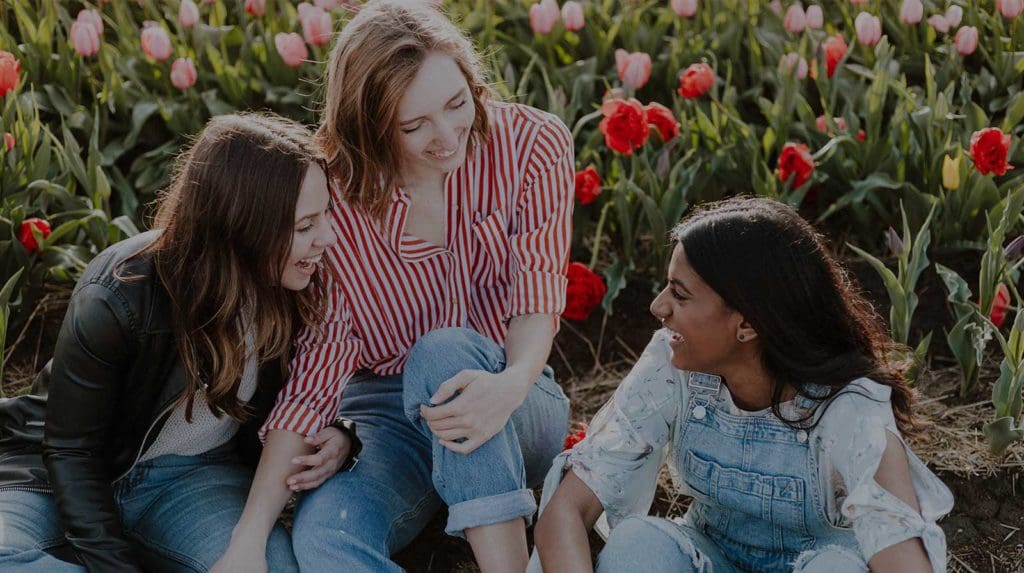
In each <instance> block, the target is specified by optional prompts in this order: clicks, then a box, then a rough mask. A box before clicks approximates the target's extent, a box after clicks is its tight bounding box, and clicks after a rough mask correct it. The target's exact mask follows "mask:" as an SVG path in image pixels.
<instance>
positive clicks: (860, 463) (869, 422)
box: [819, 379, 953, 573]
mask: <svg viewBox="0 0 1024 573" xmlns="http://www.w3.org/2000/svg"><path fill="white" fill-rule="evenodd" d="M890 392H891V390H890V389H889V387H887V386H883V385H881V384H878V383H876V382H873V381H871V380H866V379H862V380H858V381H856V382H854V383H853V384H852V385H851V388H850V390H848V391H847V392H846V393H844V394H843V395H841V396H839V397H838V398H836V399H835V401H834V402H833V404H832V405H831V406H830V407H829V408H828V410H826V412H825V415H824V416H823V418H822V421H821V426H820V428H819V436H820V437H821V440H820V442H819V447H820V448H821V457H820V459H821V460H822V463H823V467H825V468H826V470H828V471H829V473H830V474H831V476H830V477H829V479H830V481H831V486H832V490H833V499H834V500H835V502H836V505H837V506H838V509H839V514H840V515H839V523H837V525H840V526H847V527H852V528H853V531H854V534H855V535H856V537H857V542H858V543H859V545H860V549H861V552H862V554H863V557H864V560H865V562H867V561H869V560H870V559H871V558H872V557H873V556H874V555H875V553H878V552H879V551H881V550H882V549H885V548H886V547H890V546H892V545H895V544H897V543H900V542H902V541H906V540H907V539H912V538H914V537H920V538H921V540H922V542H923V544H924V548H925V551H926V552H927V554H928V558H929V560H930V561H931V564H932V570H933V571H935V572H936V573H940V572H943V571H945V570H946V538H945V535H944V534H943V532H942V529H941V528H940V527H939V526H938V524H937V523H936V521H937V520H938V519H939V518H940V517H942V516H943V515H946V514H947V513H949V512H950V511H951V510H952V509H953V494H952V493H951V492H950V491H949V488H947V487H946V485H945V484H944V483H942V481H941V480H939V478H938V477H937V476H936V475H935V474H933V473H932V472H931V471H930V470H929V469H928V468H927V466H925V464H924V463H923V462H922V461H921V460H920V458H918V457H917V456H916V455H915V454H914V452H913V451H912V450H911V449H910V447H908V446H907V444H906V442H904V441H903V437H902V436H901V435H900V433H899V430H898V429H897V428H896V421H895V418H894V417H893V414H892V406H891V404H890V401H889V397H890ZM887 432H888V433H891V434H892V435H894V436H895V437H896V438H898V439H899V441H900V443H901V444H902V445H903V448H904V451H905V452H906V455H907V461H908V463H909V466H910V477H911V481H912V482H913V485H914V491H915V492H916V494H917V501H918V504H919V505H920V507H921V512H920V513H918V512H917V511H915V510H914V509H913V508H912V507H910V506H909V505H908V504H907V503H906V502H904V501H903V500H901V499H900V498H898V497H896V496H895V495H893V494H892V493H890V492H889V491H888V490H886V489H885V488H883V487H882V486H881V485H880V484H879V483H878V482H877V481H875V474H876V473H877V472H878V467H879V464H880V463H881V461H882V455H883V454H884V453H885V447H886V441H887V435H886V433H887ZM830 509H833V510H834V509H835V508H830ZM833 513H834V511H833Z"/></svg>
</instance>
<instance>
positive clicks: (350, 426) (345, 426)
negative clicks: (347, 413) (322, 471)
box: [331, 416, 363, 472]
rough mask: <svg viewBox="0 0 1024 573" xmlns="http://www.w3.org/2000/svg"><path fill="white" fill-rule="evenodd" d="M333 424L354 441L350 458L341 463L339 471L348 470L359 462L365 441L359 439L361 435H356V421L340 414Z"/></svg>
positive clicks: (349, 453) (350, 450) (350, 449)
mask: <svg viewBox="0 0 1024 573" xmlns="http://www.w3.org/2000/svg"><path fill="white" fill-rule="evenodd" d="M331 426H333V427H335V428H338V430H340V431H341V433H343V434H345V435H346V436H348V439H349V441H351V442H352V445H351V447H350V448H349V452H348V459H347V460H345V463H343V464H341V468H340V469H339V470H338V471H339V472H347V471H349V470H350V469H352V468H354V467H356V464H357V463H358V462H359V453H360V452H362V451H363V442H362V441H360V440H359V436H357V435H356V423H355V421H353V420H349V419H348V418H345V417H343V416H338V417H337V418H335V419H334V421H333V422H331Z"/></svg>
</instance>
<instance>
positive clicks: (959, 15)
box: [946, 4, 964, 30]
mask: <svg viewBox="0 0 1024 573" xmlns="http://www.w3.org/2000/svg"><path fill="white" fill-rule="evenodd" d="M963 18H964V9H963V8H961V7H959V6H957V5H956V4H953V5H952V6H950V7H949V8H947V9H946V21H947V22H949V29H950V30H952V29H954V28H956V27H957V26H959V25H960V20H963Z"/></svg>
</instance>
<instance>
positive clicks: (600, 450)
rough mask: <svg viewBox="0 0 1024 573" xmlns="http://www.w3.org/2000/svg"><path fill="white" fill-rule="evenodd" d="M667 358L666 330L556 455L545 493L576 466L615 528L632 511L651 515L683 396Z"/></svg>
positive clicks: (679, 376)
mask: <svg viewBox="0 0 1024 573" xmlns="http://www.w3.org/2000/svg"><path fill="white" fill-rule="evenodd" d="M669 358H670V349H669V348H668V344H667V339H666V336H665V334H664V332H663V331H662V332H659V333H657V334H655V336H654V339H653V340H652V341H651V342H650V344H649V345H648V346H647V349H646V350H644V353H643V355H642V356H641V357H640V360H638V361H637V363H636V364H635V365H634V366H633V369H632V370H630V372H629V374H628V375H627V376H626V378H625V379H624V380H623V381H622V383H621V384H620V385H619V387H618V389H616V391H615V394H614V396H613V397H612V399H611V400H610V401H608V403H607V404H605V405H604V406H603V407H602V408H601V410H600V411H599V412H598V413H597V414H596V415H595V416H594V420H593V422H592V423H591V425H590V428H589V430H588V432H587V437H586V438H585V439H584V440H583V441H581V442H580V443H578V444H576V446H575V447H574V448H573V449H572V450H570V451H568V452H565V453H563V454H562V455H561V456H559V457H558V458H556V459H555V462H554V464H553V466H552V469H551V473H549V475H548V479H547V480H545V484H544V496H545V498H550V496H551V495H553V494H554V489H555V488H556V487H557V484H558V483H559V482H560V481H561V478H562V475H563V474H564V472H565V471H566V470H572V472H573V473H574V474H576V476H577V477H578V478H579V479H580V480H581V481H582V482H583V483H585V484H586V485H587V487H588V488H590V489H591V491H593V492H594V495H596V496H597V498H598V499H599V500H600V501H601V505H602V506H603V508H604V510H605V512H607V514H608V524H609V525H610V526H611V527H613V528H614V527H615V525H616V524H617V523H618V522H619V521H621V520H622V519H623V518H625V517H627V516H629V515H646V514H647V512H648V510H649V509H650V506H651V502H652V501H653V500H654V493H655V490H656V487H657V479H658V471H659V470H660V468H661V464H662V462H663V461H664V458H665V455H666V453H667V451H668V446H669V443H670V442H671V436H672V433H673V428H674V426H675V422H676V416H677V412H678V409H679V408H678V405H679V400H681V399H682V398H683V397H682V395H681V392H682V391H683V387H684V386H683V384H684V383H683V382H682V373H681V372H680V371H679V370H676V369H675V368H674V367H672V365H671V363H670V362H669ZM546 501H547V499H544V500H542V508H543V505H546Z"/></svg>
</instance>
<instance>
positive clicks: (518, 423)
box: [292, 328, 569, 573]
mask: <svg viewBox="0 0 1024 573" xmlns="http://www.w3.org/2000/svg"><path fill="white" fill-rule="evenodd" d="M504 368H505V352H504V350H502V349H501V347H499V346H498V345H497V344H495V343H494V342H493V341H491V340H490V339H488V338H485V337H484V336H482V335H480V334H478V333H477V332H475V331H473V330H469V329H465V328H446V329H439V330H435V331H433V332H430V333H428V334H426V335H424V336H422V337H420V339H419V340H418V341H417V342H416V344H415V345H414V346H413V348H412V349H411V350H410V351H409V356H408V361H407V363H406V366H405V371H404V373H403V374H401V375H396V376H388V377H378V376H373V375H364V376H357V377H355V378H353V380H352V381H351V382H350V383H349V385H348V387H347V388H346V390H345V394H344V396H343V398H342V401H341V408H340V409H341V413H342V414H343V415H344V416H346V417H348V418H351V419H353V420H355V421H356V424H357V426H358V431H359V437H360V439H361V440H362V441H363V445H364V447H363V454H362V455H361V456H360V459H359V463H358V464H356V466H355V467H354V468H353V469H352V471H349V472H345V473H340V474H337V475H335V476H334V477H333V478H331V479H330V480H328V481H327V482H326V483H324V484H323V485H321V486H320V487H319V488H318V489H316V490H314V491H312V492H309V493H308V494H305V495H304V496H303V497H302V498H301V499H300V500H299V503H298V505H297V507H296V511H295V525H294V528H293V529H292V537H293V540H294V544H295V555H296V557H297V559H298V561H299V566H300V568H301V569H302V570H303V571H311V572H319V571H328V570H337V571H341V570H344V571H351V572H374V573H376V572H381V571H401V569H400V568H399V567H398V566H397V565H396V564H395V563H394V562H392V561H391V560H390V555H391V554H392V553H395V552H397V551H399V550H400V549H402V548H403V547H405V546H406V545H407V544H408V543H409V542H410V541H412V539H413V538H414V537H415V536H416V535H417V534H418V533H419V532H420V531H421V530H422V529H423V528H424V527H425V526H426V524H427V523H428V522H429V521H430V519H431V517H433V515H434V514H435V513H436V511H437V510H438V509H439V508H440V507H441V504H442V503H445V504H447V505H448V524H447V526H446V527H445V531H446V532H447V533H449V534H452V535H459V534H461V533H462V531H463V530H465V529H467V528H471V527H477V526H482V525H491V524H495V523H502V522H505V521H509V520H512V519H516V518H527V519H528V518H530V517H531V516H532V515H533V513H534V511H536V508H537V506H536V501H535V499H534V496H533V492H532V491H531V490H530V489H529V488H530V487H531V486H533V485H537V484H539V483H540V482H541V481H542V480H543V478H544V475H545V473H547V470H548V468H549V467H550V465H551V460H552V459H553V458H554V456H555V455H557V454H558V453H559V452H560V451H561V449H562V445H563V442H564V439H565V434H566V431H567V429H568V420H569V401H568V399H566V397H565V394H564V393H562V390H561V388H559V386H558V385H557V384H555V382H554V380H553V379H552V375H551V370H550V369H549V368H545V370H544V373H543V374H542V375H541V376H540V378H538V379H537V381H536V383H535V384H534V385H533V386H532V387H531V389H530V391H529V393H528V394H527V396H526V400H524V402H523V404H522V405H521V406H520V407H519V408H518V409H517V410H516V411H515V412H514V413H513V414H512V418H511V419H510V420H509V422H508V423H507V424H505V427H504V428H503V429H502V430H501V431H499V432H498V434H496V435H495V436H494V437H493V438H491V439H490V440H489V441H487V442H486V443H484V444H483V445H482V446H480V447H479V448H477V449H476V450H475V451H473V452H472V453H470V454H468V455H464V454H458V453H455V452H452V451H450V450H448V449H446V448H444V447H442V446H441V445H440V443H439V442H438V440H437V438H435V437H434V436H433V434H432V433H431V432H430V428H429V427H427V424H426V422H425V421H424V420H422V419H420V416H419V406H420V404H428V403H429V399H430V396H432V395H433V394H434V392H436V391H437V388H438V387H439V386H440V385H441V383H443V382H444V381H445V380H448V379H449V378H451V377H453V376H455V375H456V374H458V373H459V372H461V371H462V370H467V369H468V370H487V371H490V372H501V371H502V370H504Z"/></svg>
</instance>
